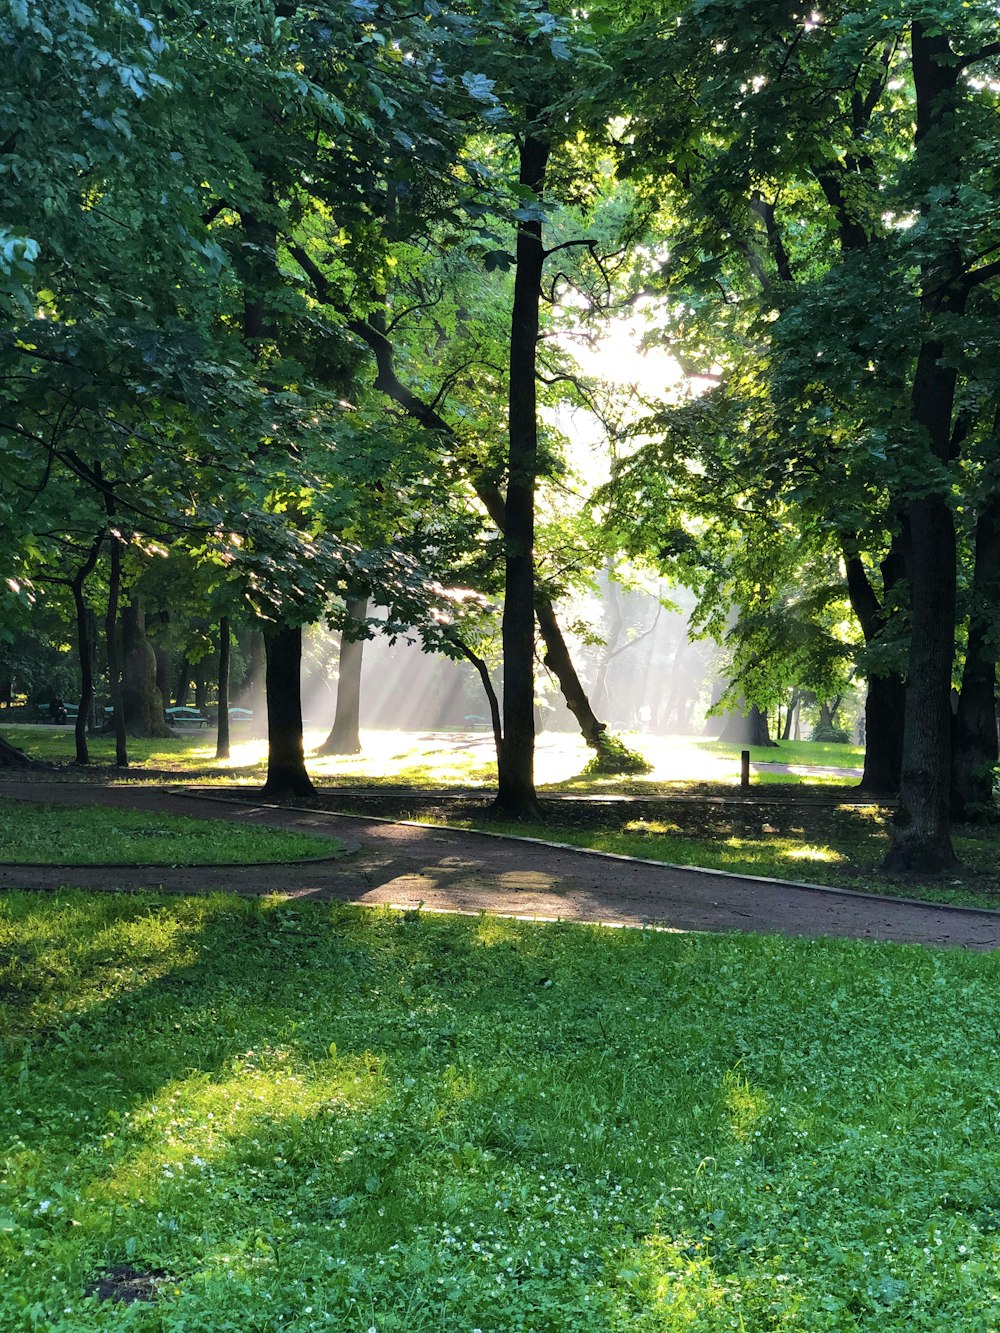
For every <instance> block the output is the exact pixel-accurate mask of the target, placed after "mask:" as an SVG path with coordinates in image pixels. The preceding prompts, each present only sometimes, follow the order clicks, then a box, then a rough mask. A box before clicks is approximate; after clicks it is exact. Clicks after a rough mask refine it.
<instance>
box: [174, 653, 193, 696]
mask: <svg viewBox="0 0 1000 1333" xmlns="http://www.w3.org/2000/svg"><path fill="white" fill-rule="evenodd" d="M190 688H191V663H190V662H189V661H188V656H187V653H185V654H184V656H183V657H182V658H181V664H180V667H179V668H178V671H177V688H176V689H175V690H174V707H175V708H186V707H187V701H188V691H189V690H190Z"/></svg>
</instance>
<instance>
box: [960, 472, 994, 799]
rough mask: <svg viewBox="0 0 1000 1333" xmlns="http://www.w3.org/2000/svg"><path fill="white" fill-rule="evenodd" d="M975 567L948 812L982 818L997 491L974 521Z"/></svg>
mask: <svg viewBox="0 0 1000 1333" xmlns="http://www.w3.org/2000/svg"><path fill="white" fill-rule="evenodd" d="M975 558H976V567H975V572H974V574H973V582H972V607H971V610H970V613H969V635H968V644H967V647H966V650H965V665H964V667H963V670H962V689H961V693H960V694H959V696H958V712H957V714H956V716H955V727H954V737H953V741H954V744H953V749H952V763H951V813H952V816H953V817H954V818H955V819H963V820H964V819H974V818H982V817H984V816H986V815H987V814H989V813H990V812H991V811H992V809H993V807H994V797H993V775H994V769H995V768H996V763H997V758H998V753H997V708H996V683H997V682H996V677H997V669H996V660H997V650H996V646H995V644H996V638H995V630H994V628H993V627H994V626H995V624H996V620H997V614H998V612H1000V495H998V494H996V493H994V494H992V495H990V496H989V497H988V498H987V500H986V501H985V502H984V504H983V506H982V508H981V509H980V513H979V517H978V520H977V522H976V556H975Z"/></svg>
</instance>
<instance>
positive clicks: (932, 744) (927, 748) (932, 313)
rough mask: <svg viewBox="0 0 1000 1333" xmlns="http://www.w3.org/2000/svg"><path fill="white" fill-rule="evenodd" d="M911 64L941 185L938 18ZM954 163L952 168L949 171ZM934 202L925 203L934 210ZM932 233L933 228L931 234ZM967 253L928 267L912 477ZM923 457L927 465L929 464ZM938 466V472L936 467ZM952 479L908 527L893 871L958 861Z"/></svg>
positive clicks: (930, 434)
mask: <svg viewBox="0 0 1000 1333" xmlns="http://www.w3.org/2000/svg"><path fill="white" fill-rule="evenodd" d="M910 36H911V43H910V45H911V64H912V68H913V86H914V92H915V96H916V133H915V136H914V147H915V158H916V163H915V165H916V169H917V171H918V172H919V171H920V168H921V166H923V167H924V169H925V170H927V171H928V172H930V173H932V174H931V175H929V176H928V179H934V180H936V181H939V182H940V183H941V184H942V186H944V185H947V184H949V183H954V184H955V185H956V186H957V185H958V184H959V182H960V180H961V163H960V162H958V161H957V160H956V159H955V157H954V154H953V153H951V152H950V149H949V139H950V135H951V132H952V118H953V117H954V115H955V114H956V112H955V106H954V99H955V93H956V89H957V86H958V81H959V78H960V76H961V65H960V63H959V62H958V61H956V59H955V56H954V52H953V51H952V49H951V45H950V42H949V40H948V35H947V32H946V31H945V30H943V29H942V28H941V27H939V26H938V25H937V24H925V23H924V22H922V21H917V20H914V22H913V24H912V26H911V30H910ZM945 168H947V170H945ZM930 207H931V205H929V204H925V205H924V211H925V212H926V211H927V209H928V208H930ZM931 234H932V235H933V230H932V232H931ZM962 273H963V264H962V257H961V254H960V253H959V252H958V251H957V249H956V246H955V243H954V242H953V241H949V240H945V241H944V242H943V248H942V249H941V250H939V251H938V253H937V254H936V255H931V256H929V257H928V258H927V259H926V260H925V261H924V264H923V271H922V273H921V275H920V276H921V315H922V322H923V326H924V332H923V342H922V344H921V347H920V351H919V353H918V354H917V364H916V369H915V371H914V376H913V386H912V393H911V401H910V411H911V415H912V418H913V421H914V424H915V425H916V427H917V430H918V436H919V437H921V438H922V440H923V441H924V442H925V443H926V446H927V454H926V458H925V460H924V459H921V458H920V457H914V458H912V459H911V460H910V463H909V466H910V469H911V471H912V472H913V473H914V475H917V474H919V473H920V472H922V471H924V470H926V471H927V472H928V473H929V474H930V475H931V476H934V474H935V473H938V474H940V473H943V471H944V469H945V468H946V467H947V466H948V464H949V462H950V455H951V447H952V419H953V414H954V405H955V390H956V387H957V383H958V373H957V370H956V369H955V367H954V365H952V364H949V360H950V358H951V356H952V353H951V351H950V349H946V347H945V344H944V341H943V339H942V337H941V335H940V333H938V331H937V330H938V329H939V327H940V325H941V323H942V321H949V320H951V319H953V318H954V317H955V316H958V315H961V314H963V313H964V310H965V304H966V300H967V296H968V291H967V289H966V287H965V286H964V283H963V282H962ZM922 464H923V466H922ZM932 469H933V470H932ZM950 489H951V487H950V482H949V481H948V480H947V479H946V478H945V477H943V476H942V477H941V480H940V481H939V482H938V483H937V489H936V490H933V491H931V493H930V494H921V495H920V496H919V498H917V499H914V500H911V501H910V502H909V504H908V506H907V510H906V513H905V515H904V518H905V522H904V526H903V538H904V551H905V555H906V572H907V575H908V577H909V581H910V655H909V663H908V666H907V675H906V713H905V718H904V724H903V771H902V780H901V782H900V789H899V805H898V806H897V809H896V819H895V823H894V825H893V831H892V847H891V849H890V851H889V855H888V856H887V858H886V861H885V869H886V870H889V871H901V872H909V871H916V872H918V873H934V872H936V871H939V870H942V869H944V868H946V867H948V866H951V865H954V864H955V852H954V849H953V847H952V843H951V827H950V807H951V802H950V795H951V793H950V787H951V673H952V667H953V665H954V658H955V614H956V611H955V607H956V577H957V557H956V549H955V521H954V515H953V514H952V510H951V506H950V503H949V499H950Z"/></svg>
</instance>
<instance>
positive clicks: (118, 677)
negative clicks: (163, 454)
mask: <svg viewBox="0 0 1000 1333" xmlns="http://www.w3.org/2000/svg"><path fill="white" fill-rule="evenodd" d="M113 515H114V509H113V508H110V509H109V514H108V516H109V517H113ZM108 540H109V542H110V545H111V568H110V573H109V575H108V610H107V615H106V616H105V620H104V634H105V638H106V640H107V651H108V685H109V687H110V689H111V721H112V727H113V728H114V733H115V767H116V768H128V739H127V733H126V731H125V707H124V703H123V700H122V667H121V653H120V652H119V651H118V598H119V595H120V592H121V582H122V542H121V537H120V536H119V535H118V533H117V532H115V531H114V530H113V529H112V531H111V533H110V535H109V539H108Z"/></svg>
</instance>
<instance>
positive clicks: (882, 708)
mask: <svg viewBox="0 0 1000 1333" xmlns="http://www.w3.org/2000/svg"><path fill="white" fill-rule="evenodd" d="M844 563H845V567H846V570H847V591H848V595H849V597H850V600H851V607H852V608H853V610H854V614H855V615H856V616H857V619H858V624H859V625H860V626H861V632H862V634H863V635H864V637H865V645H866V646H867V647H868V648H871V647H873V646H874V645H877V643H878V640H879V638H880V636H881V635H882V634H884V632H885V629H886V624H887V619H886V611H885V605H886V601H887V599H888V596H889V593H890V592H891V591H892V590H893V588H895V587H896V585H897V584H898V583H899V581H900V579H902V578H903V577H904V575H905V568H904V561H903V548H902V539H901V537H900V536H899V535H897V536H895V537H894V538H893V540H892V544H891V545H890V547H889V550H888V551H887V553H886V556H885V559H884V560H882V562H881V564H880V567H879V568H880V572H881V575H882V599H881V601H880V600H879V598H878V595H877V594H876V592H875V589H874V588H873V587H872V584H871V580H870V579H869V577H868V573H867V570H866V569H865V567H864V564H863V562H862V561H861V559H860V557H859V556H857V555H851V554H848V553H847V551H846V550H845V552H844ZM905 708H906V685H905V682H904V680H903V677H902V676H901V675H900V674H899V672H898V671H888V672H883V673H881V674H878V675H876V674H875V673H874V672H869V675H868V694H867V697H866V699H865V769H864V774H863V776H862V778H861V783H860V788H859V790H861V791H865V792H871V793H872V795H873V796H895V794H896V793H897V792H898V791H899V781H900V776H901V774H902V768H903V718H904V712H905Z"/></svg>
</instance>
